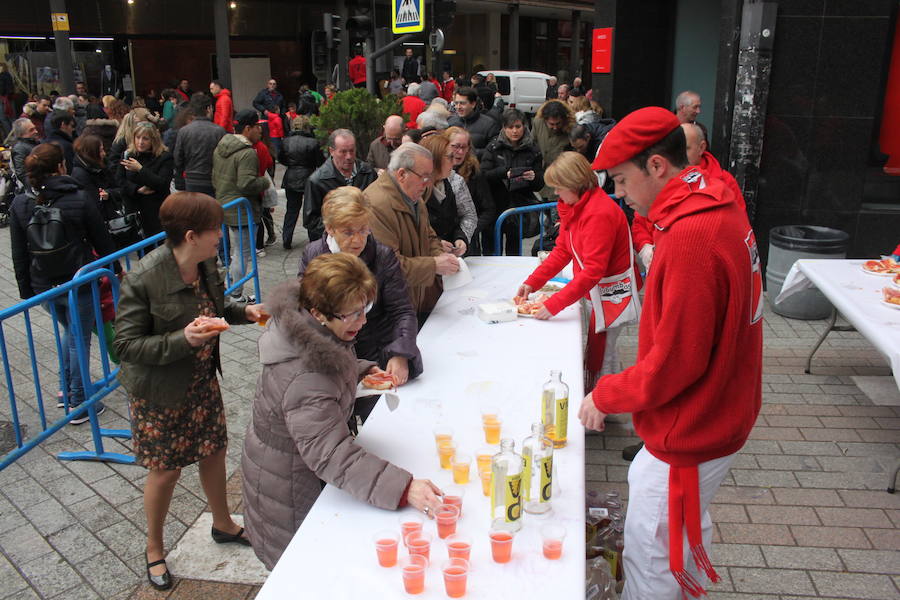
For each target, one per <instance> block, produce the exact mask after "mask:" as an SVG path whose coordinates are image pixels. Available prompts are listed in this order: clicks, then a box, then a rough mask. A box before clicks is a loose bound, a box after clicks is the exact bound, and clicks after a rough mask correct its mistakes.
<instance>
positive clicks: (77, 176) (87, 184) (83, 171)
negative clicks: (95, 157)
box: [72, 154, 122, 219]
mask: <svg viewBox="0 0 900 600" xmlns="http://www.w3.org/2000/svg"><path fill="white" fill-rule="evenodd" d="M72 179H74V180H75V181H77V182H78V184H79V185H80V186H81V187H82V189H84V193H85V195H86V196H87V197H88V198H90V199H92V200H94V201H96V202H97V208H98V209H99V210H100V214H102V215H103V218H104V219H111V218H113V216H114V213H115V211H116V209H117V208H118V207H120V206H121V205H122V191H121V190H120V189H119V188H118V186H117V185H116V181H115V177H114V176H113V174H112V173H110V172H109V170H108V169H106V168H104V167H98V166H96V165H92V164H88V163H87V162H85V161H84V160H83V159H82V158H81V157H80V156H78V155H77V154H76V155H75V166H74V167H73V168H72ZM100 188H103V189H104V190H106V191H107V192H108V193H109V197H108V198H107V199H106V200H105V201H102V200H100Z"/></svg>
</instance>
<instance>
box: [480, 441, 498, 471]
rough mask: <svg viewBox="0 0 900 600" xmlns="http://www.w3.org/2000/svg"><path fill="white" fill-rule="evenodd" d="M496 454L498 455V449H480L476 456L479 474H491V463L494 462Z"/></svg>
mask: <svg viewBox="0 0 900 600" xmlns="http://www.w3.org/2000/svg"><path fill="white" fill-rule="evenodd" d="M495 454H497V450H496V448H491V447H489V446H483V447H481V448H479V449H478V452H477V453H476V454H475V462H476V463H478V472H479V473H484V472H485V471H488V472H490V470H491V461H492V460H493V458H494V455H495Z"/></svg>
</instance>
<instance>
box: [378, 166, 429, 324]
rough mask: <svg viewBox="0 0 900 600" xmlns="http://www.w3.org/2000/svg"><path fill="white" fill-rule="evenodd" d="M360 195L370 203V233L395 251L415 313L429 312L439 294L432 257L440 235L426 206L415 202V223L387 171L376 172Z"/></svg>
mask: <svg viewBox="0 0 900 600" xmlns="http://www.w3.org/2000/svg"><path fill="white" fill-rule="evenodd" d="M363 195H364V196H365V197H366V199H367V200H368V201H369V205H370V211H371V214H372V218H371V221H370V223H369V225H370V227H371V228H372V235H374V236H375V239H376V240H378V241H379V242H381V243H382V244H384V245H386V246H390V247H391V248H393V250H394V252H395V253H396V254H397V259H398V260H399V261H400V266H401V267H402V269H403V274H404V275H405V276H406V283H407V285H409V297H410V300H412V305H413V308H415V310H416V312H417V313H422V312H429V311H430V310H431V309H432V308H433V307H434V303H435V302H437V298H438V297H439V296H440V283H439V280H438V278H437V272H436V266H435V263H434V257H435V256H438V255H439V254H441V253H442V252H443V250H442V249H441V240H440V238H439V237H438V236H437V234H436V233H435V232H434V229H432V228H431V224H430V221H429V217H428V207H427V206H426V204H425V202H424V201H422V200H420V201H418V202H417V203H416V206H417V208H418V214H419V222H418V224H416V221H415V219H414V217H413V214H412V211H411V210H410V208H409V206H408V205H407V203H406V201H405V200H404V199H403V195H402V193H401V192H400V188H399V187H398V186H397V183H396V182H395V181H394V179H393V178H392V177H391V174H390V172H389V171H384V172H383V173H382V174H381V175H379V176H378V179H376V180H375V182H374V183H373V184H372V185H370V186H369V187H367V188H366V190H365V191H364V192H363Z"/></svg>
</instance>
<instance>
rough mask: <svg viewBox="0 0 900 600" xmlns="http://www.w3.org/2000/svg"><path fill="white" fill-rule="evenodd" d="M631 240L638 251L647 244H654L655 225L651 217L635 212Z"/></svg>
mask: <svg viewBox="0 0 900 600" xmlns="http://www.w3.org/2000/svg"><path fill="white" fill-rule="evenodd" d="M631 241H632V242H633V243H634V249H635V250H637V251H638V252H640V251H641V248H643V247H644V246H645V245H646V244H650V245H653V225H652V224H651V223H650V219H648V218H647V217H642V216H641V215H639V214H637V213H634V219H633V220H632V221H631Z"/></svg>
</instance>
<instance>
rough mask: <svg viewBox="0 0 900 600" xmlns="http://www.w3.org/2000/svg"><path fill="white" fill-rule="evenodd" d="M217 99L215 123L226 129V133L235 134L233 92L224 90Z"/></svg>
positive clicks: (214, 115) (214, 112) (214, 113)
mask: <svg viewBox="0 0 900 600" xmlns="http://www.w3.org/2000/svg"><path fill="white" fill-rule="evenodd" d="M215 98H216V107H215V109H214V111H213V123H215V124H216V125H218V126H219V127H221V128H222V129H224V130H225V133H234V102H232V101H231V90H229V89H225V88H222V91H221V92H219V93H218V95H217V96H216V97H215Z"/></svg>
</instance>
